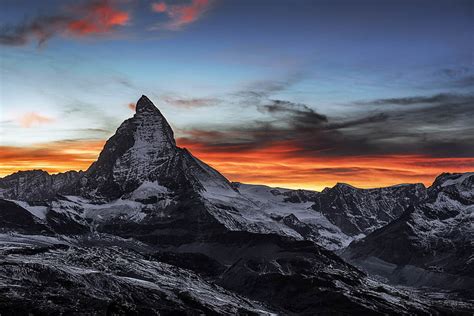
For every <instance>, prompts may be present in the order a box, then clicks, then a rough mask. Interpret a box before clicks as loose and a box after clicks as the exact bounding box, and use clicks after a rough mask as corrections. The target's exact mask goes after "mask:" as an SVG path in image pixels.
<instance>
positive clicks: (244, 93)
mask: <svg viewBox="0 0 474 316" xmlns="http://www.w3.org/2000/svg"><path fill="white" fill-rule="evenodd" d="M306 77H307V75H306V74H305V73H303V72H295V73H290V74H288V75H287V76H286V78H283V79H280V80H260V81H255V82H252V83H250V84H249V85H248V86H246V87H245V88H244V89H242V90H240V91H237V92H236V93H234V96H236V97H238V98H241V99H242V100H241V101H242V102H243V103H247V104H251V105H253V104H258V103H259V102H260V101H261V100H266V99H268V98H269V97H270V96H271V95H273V94H275V93H278V92H282V91H285V90H287V89H288V88H290V87H292V86H294V85H295V84H297V83H299V82H301V81H302V80H304V79H305V78H306Z"/></svg>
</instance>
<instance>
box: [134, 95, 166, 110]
mask: <svg viewBox="0 0 474 316" xmlns="http://www.w3.org/2000/svg"><path fill="white" fill-rule="evenodd" d="M136 112H137V113H150V112H151V113H153V112H155V113H159V114H161V113H160V111H159V110H158V108H157V107H156V106H155V105H154V104H153V102H151V100H150V99H148V97H147V96H146V95H142V96H141V98H140V99H139V100H138V102H137V107H136Z"/></svg>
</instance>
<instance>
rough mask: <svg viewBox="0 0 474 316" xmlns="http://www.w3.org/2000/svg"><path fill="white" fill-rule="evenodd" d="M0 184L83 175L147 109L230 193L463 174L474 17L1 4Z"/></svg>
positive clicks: (470, 144)
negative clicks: (143, 100) (35, 172)
mask: <svg viewBox="0 0 474 316" xmlns="http://www.w3.org/2000/svg"><path fill="white" fill-rule="evenodd" d="M0 18H1V19H0V21H1V22H0V71H1V73H0V176H5V175H7V174H10V173H13V172H15V171H18V170H28V169H43V170H47V171H48V172H51V173H57V172H63V171H67V170H86V169H87V168H88V166H89V165H90V164H91V163H92V162H93V161H94V160H95V159H96V158H97V156H98V154H99V152H100V150H101V148H102V146H103V144H104V142H105V141H106V139H107V138H108V137H110V136H111V135H113V133H114V132H115V130H116V128H117V127H118V126H119V125H120V123H121V122H122V121H123V120H125V119H127V118H128V117H130V116H132V115H133V113H134V112H133V111H134V104H135V103H134V102H136V101H137V100H138V98H139V97H140V96H141V95H142V94H145V95H147V96H148V97H149V98H150V99H151V100H152V101H153V102H154V103H155V105H156V106H157V107H158V108H159V109H160V110H161V111H162V113H163V114H164V115H165V116H166V118H167V119H168V121H169V122H170V124H171V126H172V127H173V129H174V131H175V136H176V138H177V143H178V145H179V146H182V147H186V148H188V149H189V150H190V151H191V152H192V153H193V154H194V155H196V156H197V157H199V158H200V159H202V160H203V161H205V162H207V163H209V164H210V165H211V166H213V167H215V168H216V169H218V170H219V171H220V172H221V173H223V174H224V175H225V176H227V177H228V178H229V179H230V180H232V181H239V182H246V183H260V184H267V185H271V186H281V187H290V188H304V189H315V190H321V189H322V188H324V187H327V186H333V185H334V184H336V183H337V182H345V183H349V184H352V185H355V186H358V187H362V188H370V187H380V186H387V185H394V184H398V183H414V182H422V183H424V184H426V185H429V184H431V183H432V181H433V179H434V177H436V175H438V174H440V173H442V172H465V171H473V170H474V89H473V87H474V2H473V1H461V0H449V1H448V0H446V1H436V0H429V1H428V0H397V1H392V0H383V1H381V0H378V1H375V0H374V1H368V0H360V1H357V0H345V1H343V0H332V1H329V0H324V1H323V0H321V1H316V0H311V1H306V0H298V1H289V0H288V1H279V0H271V1H270V0H260V1H256V0H253V1H247V0H239V1H237V0H235V1H230V0H182V1H171V0H170V1H155V0H153V1H146V0H108V1H107V0H83V1H66V0H62V1H61V0H50V1H47V0H43V1H33V0H31V1H27V0H1V1H0Z"/></svg>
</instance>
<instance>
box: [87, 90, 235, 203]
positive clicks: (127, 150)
mask: <svg viewBox="0 0 474 316" xmlns="http://www.w3.org/2000/svg"><path fill="white" fill-rule="evenodd" d="M145 181H149V182H157V183H159V184H160V185H161V186H164V187H167V188H170V189H172V190H179V191H182V190H185V189H186V188H189V187H190V186H192V187H194V188H196V187H199V189H200V190H201V191H202V190H203V189H204V187H205V185H204V182H206V183H208V184H209V183H212V184H213V185H214V184H217V186H219V187H226V188H228V187H230V185H229V182H228V181H227V179H225V178H224V177H223V176H222V175H220V174H219V173H218V172H217V171H215V170H214V169H212V168H211V167H209V166H207V165H206V164H204V163H203V162H201V161H199V160H198V159H197V158H195V157H194V156H192V154H190V153H189V152H188V151H186V150H184V149H182V148H179V147H177V146H176V141H175V139H174V133H173V130H172V129H171V126H170V125H169V123H168V122H167V120H166V118H165V117H164V116H163V114H162V113H161V112H160V110H158V108H157V107H156V106H155V105H154V104H153V102H152V101H151V100H150V99H148V98H147V97H146V96H145V95H142V96H141V98H140V99H139V100H138V102H137V107H136V113H135V115H134V116H133V117H132V118H130V119H128V120H126V121H124V122H123V123H122V124H121V125H120V127H119V128H118V129H117V132H116V133H115V135H113V136H112V137H111V138H110V139H109V140H108V141H107V142H106V144H105V146H104V149H103V150H102V152H101V153H100V155H99V159H98V160H97V161H96V162H94V163H93V164H92V165H91V167H90V168H89V169H88V170H87V171H86V175H85V177H84V179H83V180H82V182H83V183H85V188H84V189H83V192H84V193H83V194H86V195H90V194H91V193H92V195H95V196H98V197H106V198H117V197H120V196H121V195H122V194H124V193H127V192H131V191H133V190H135V189H136V188H137V187H139V186H140V185H141V184H143V183H144V182H145Z"/></svg>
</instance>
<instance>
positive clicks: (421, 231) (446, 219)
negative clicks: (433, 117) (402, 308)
mask: <svg viewBox="0 0 474 316" xmlns="http://www.w3.org/2000/svg"><path fill="white" fill-rule="evenodd" d="M473 212H474V173H465V174H442V175H440V176H439V177H438V178H437V179H436V180H435V182H434V183H433V185H432V186H431V187H429V188H428V191H427V198H426V199H424V200H422V201H421V202H420V203H418V204H416V205H413V206H412V207H411V208H410V209H409V210H408V211H407V212H405V213H404V214H403V215H402V216H401V217H400V218H399V219H397V220H395V221H393V222H391V223H390V224H388V225H387V226H384V227H382V228H380V229H379V230H377V231H375V232H373V233H372V234H370V235H368V236H367V237H366V238H364V239H362V240H360V241H358V242H355V243H353V244H351V246H350V247H349V248H348V249H346V250H345V251H344V253H343V256H344V257H345V258H347V259H348V260H350V261H351V262H354V263H355V264H357V265H359V266H361V267H362V268H364V269H366V270H367V271H370V272H373V273H377V274H380V275H382V276H384V277H386V278H388V279H389V280H390V281H392V282H394V283H401V284H409V285H417V286H418V285H420V286H421V285H428V286H438V287H448V288H465V289H472V288H473V286H474V261H473V259H474V257H473V254H474V243H473V240H474V227H473V221H472V216H473ZM415 275H416V277H415Z"/></svg>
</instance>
